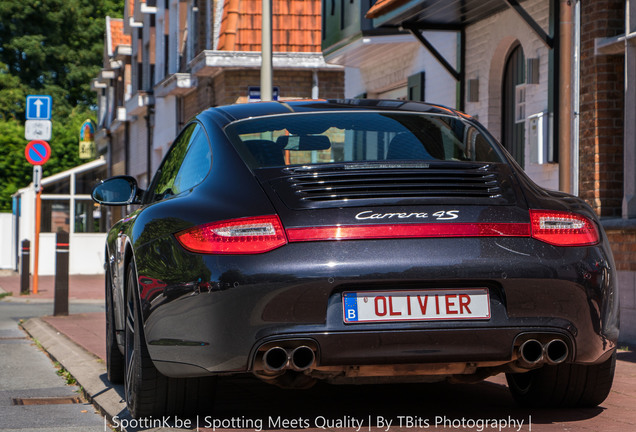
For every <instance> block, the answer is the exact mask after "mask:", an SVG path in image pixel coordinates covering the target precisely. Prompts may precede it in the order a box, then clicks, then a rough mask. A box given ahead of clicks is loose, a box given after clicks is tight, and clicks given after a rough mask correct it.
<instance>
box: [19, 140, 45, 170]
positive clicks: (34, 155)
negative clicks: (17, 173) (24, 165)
mask: <svg viewBox="0 0 636 432" xmlns="http://www.w3.org/2000/svg"><path fill="white" fill-rule="evenodd" d="M24 156H26V159H27V161H28V162H29V163H30V164H31V165H44V164H45V163H46V161H48V160H49V158H50V157H51V147H50V146H49V143H47V142H46V141H42V140H33V141H29V143H28V144H27V146H26V148H25V149H24Z"/></svg>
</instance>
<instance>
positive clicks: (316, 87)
mask: <svg viewBox="0 0 636 432" xmlns="http://www.w3.org/2000/svg"><path fill="white" fill-rule="evenodd" d="M319 97H320V83H319V82H318V71H317V70H316V69H314V70H313V71H312V76H311V98H312V99H314V100H316V99H318V98H319Z"/></svg>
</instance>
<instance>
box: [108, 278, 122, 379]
mask: <svg viewBox="0 0 636 432" xmlns="http://www.w3.org/2000/svg"><path fill="white" fill-rule="evenodd" d="M104 279H105V285H106V293H105V298H106V372H107V376H108V381H110V382H111V383H113V384H121V383H123V382H124V369H125V358H124V355H123V354H122V353H121V351H120V350H119V345H118V344H117V333H116V329H115V311H114V310H113V287H112V283H111V278H110V269H108V266H107V267H106V275H105V278H104Z"/></svg>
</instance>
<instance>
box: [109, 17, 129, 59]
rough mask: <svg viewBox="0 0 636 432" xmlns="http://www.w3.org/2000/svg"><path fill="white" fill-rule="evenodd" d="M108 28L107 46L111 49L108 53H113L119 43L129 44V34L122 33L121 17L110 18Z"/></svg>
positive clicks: (122, 21)
mask: <svg viewBox="0 0 636 432" xmlns="http://www.w3.org/2000/svg"><path fill="white" fill-rule="evenodd" d="M109 21H110V28H109V29H108V32H107V37H108V38H110V40H109V41H108V46H109V47H111V51H112V52H109V53H108V55H113V54H114V53H115V50H116V49H117V47H118V46H119V45H130V43H131V38H130V35H127V34H124V20H123V19H121V18H110V20H109Z"/></svg>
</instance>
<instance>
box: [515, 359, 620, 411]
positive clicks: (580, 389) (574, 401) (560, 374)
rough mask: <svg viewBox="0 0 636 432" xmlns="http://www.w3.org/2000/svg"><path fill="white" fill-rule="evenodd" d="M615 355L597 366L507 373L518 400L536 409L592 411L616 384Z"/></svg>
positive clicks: (549, 367)
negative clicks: (589, 409)
mask: <svg viewBox="0 0 636 432" xmlns="http://www.w3.org/2000/svg"><path fill="white" fill-rule="evenodd" d="M615 367H616V352H614V353H613V354H612V356H611V357H610V358H609V359H607V360H606V361H604V362H603V363H600V364H597V365H590V366H584V365H576V364H560V365H556V366H543V367H542V368H540V369H534V370H532V371H530V372H525V373H507V374H506V380H507V381H508V387H509V388H510V392H511V393H512V397H513V398H514V399H515V401H516V402H517V403H518V404H519V405H521V406H526V407H534V408H574V407H577V408H589V407H595V406H597V405H600V404H601V403H602V402H603V401H604V400H605V399H606V398H607V396H608V395H609V392H610V390H611V388H612V382H613V381H614V369H615Z"/></svg>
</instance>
